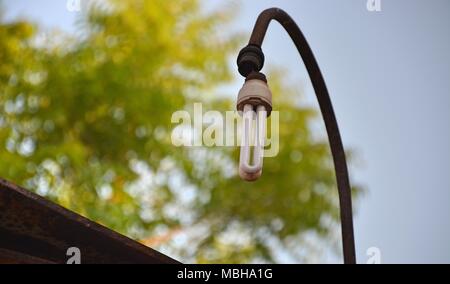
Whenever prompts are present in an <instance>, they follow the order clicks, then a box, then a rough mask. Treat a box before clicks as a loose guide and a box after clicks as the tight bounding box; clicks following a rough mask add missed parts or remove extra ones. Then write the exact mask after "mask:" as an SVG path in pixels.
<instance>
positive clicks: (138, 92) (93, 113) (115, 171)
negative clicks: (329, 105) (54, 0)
mask: <svg viewBox="0 0 450 284" xmlns="http://www.w3.org/2000/svg"><path fill="white" fill-rule="evenodd" d="M94 3H96V2H94ZM234 8H235V7H233V6H230V8H229V9H224V10H221V11H216V12H209V13H206V12H203V11H202V9H201V3H199V1H196V0H183V1H163V0H152V1H117V0H116V1H110V2H108V5H107V6H106V7H105V6H104V5H103V6H102V5H99V4H94V5H92V6H91V7H90V9H89V12H88V13H86V14H85V15H84V16H82V17H81V18H80V19H79V25H80V28H82V29H83V30H84V36H83V38H81V39H73V38H72V39H71V38H68V37H65V38H63V39H62V40H60V41H57V43H54V44H51V45H47V46H38V45H36V44H34V43H33V40H35V38H36V28H35V27H34V26H33V25H32V24H30V23H27V22H13V23H3V24H0V62H1V65H0V109H1V112H0V145H2V146H1V147H2V151H1V152H0V160H1V163H0V176H2V177H4V178H7V179H10V180H12V181H14V182H16V183H19V184H22V185H23V186H25V187H27V188H29V189H32V190H34V191H36V192H38V193H39V194H41V195H43V196H46V197H47V198H50V199H52V200H53V201H55V202H57V203H59V204H61V205H63V206H65V207H67V208H69V209H71V210H74V211H76V212H78V213H80V214H83V215H85V216H87V217H89V218H90V219H93V220H95V221H98V222H100V223H102V224H104V225H106V226H108V227H110V228H112V229H114V230H117V231H119V232H121V233H124V234H127V235H129V236H131V237H133V238H136V239H139V240H142V241H143V242H144V243H146V244H148V245H150V246H153V247H155V248H156V249H160V250H162V251H163V252H166V253H168V254H169V255H172V256H175V257H178V258H179V259H180V260H182V261H191V262H252V261H259V262H264V261H277V257H276V254H277V250H283V251H285V253H288V254H289V255H290V256H291V257H292V258H293V259H295V260H299V261H308V257H309V255H308V253H306V254H305V253H304V252H298V250H305V249H307V246H306V244H305V243H303V242H302V236H304V234H311V233H313V234H316V236H317V237H318V238H321V237H323V238H327V236H329V235H330V230H332V228H333V224H336V222H337V221H338V220H339V219H338V217H339V215H338V207H337V198H336V189H335V181H334V171H333V166H332V163H331V157H330V154H329V149H328V144H327V143H326V141H320V140H318V139H315V138H314V137H313V135H312V133H311V131H312V130H311V126H310V121H311V120H312V119H313V117H314V115H315V112H314V111H312V110H311V109H309V108H302V107H300V101H299V99H298V92H296V91H295V90H293V89H292V88H290V87H289V86H288V85H287V84H286V83H284V82H282V81H281V80H279V78H281V77H282V76H281V71H275V72H273V74H271V75H270V76H268V77H269V78H270V81H269V83H270V85H271V89H272V92H273V93H274V109H276V110H281V111H282V112H281V115H280V153H279V154H278V156H277V157H275V158H267V159H265V162H264V163H265V166H264V174H263V176H262V178H261V179H260V180H259V181H257V182H255V183H246V182H243V181H241V180H240V179H239V178H238V177H237V172H236V168H237V165H236V164H237V159H238V149H237V148H230V147H194V148H182V147H180V148H177V147H174V146H173V145H172V144H171V141H170V132H171V130H172V128H173V125H171V123H170V118H171V115H172V113H173V112H174V111H176V110H180V109H189V107H190V106H191V105H192V104H193V103H194V102H198V101H201V102H203V103H204V105H203V108H204V111H205V110H206V108H207V109H215V110H219V111H221V112H225V111H227V110H233V109H234V105H233V100H229V99H227V98H223V97H222V98H219V99H218V98H215V97H214V92H215V90H216V89H215V88H216V87H217V86H218V85H221V84H224V83H227V82H230V80H231V78H232V77H231V72H234V70H232V69H231V68H230V67H229V66H228V62H229V59H230V56H231V57H234V56H235V54H236V52H237V48H238V47H239V44H242V41H241V37H239V36H237V35H229V34H228V35H227V33H224V32H223V31H224V30H226V28H227V23H228V22H230V20H232V14H233V9H234ZM296 97H297V99H296ZM357 191H358V190H356V189H355V192H357ZM274 243H277V244H278V245H277V246H274ZM302 245H305V247H303V248H302Z"/></svg>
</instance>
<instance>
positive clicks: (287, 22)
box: [249, 8, 356, 264]
mask: <svg viewBox="0 0 450 284" xmlns="http://www.w3.org/2000/svg"><path fill="white" fill-rule="evenodd" d="M271 20H276V21H277V22H279V23H280V24H281V25H282V26H283V28H284V29H285V30H286V31H287V33H288V34H289V36H290V37H291V39H292V41H293V42H294V44H295V46H296V47H297V50H298V52H299V53H300V56H301V57H302V59H303V62H304V64H305V66H306V69H307V71H308V74H309V77H310V78H311V82H312V85H313V87H314V91H315V93H316V96H317V100H318V102H319V106H320V110H321V112H322V116H323V120H324V121H325V127H326V129H327V134H328V140H329V143H330V148H331V153H332V155H333V161H334V167H335V171H336V180H337V187H338V192H339V206H340V215H341V230H342V245H343V251H344V263H346V264H355V263H356V255H355V239H354V235H353V218H352V197H351V189H350V181H349V177H348V170H347V163H346V160H345V152H344V147H343V145H342V140H341V135H340V134H339V128H338V125H337V121H336V117H335V115H334V111H333V106H332V104H331V100H330V96H329V94H328V90H327V87H326V85H325V81H324V79H323V77H322V73H321V72H320V69H319V65H318V64H317V62H316V59H315V58H314V55H313V52H312V50H311V48H310V47H309V45H308V42H307V41H306V39H305V37H304V36H303V33H302V32H301V30H300V28H299V27H298V26H297V24H296V23H295V22H294V20H293V19H292V18H291V17H290V16H289V15H288V14H287V13H286V12H285V11H283V10H281V9H278V8H270V9H267V10H264V11H263V12H262V13H261V14H260V15H259V17H258V19H257V20H256V23H255V27H254V28H253V32H252V35H251V37H250V41H249V45H256V46H258V47H261V45H262V42H263V40H264V36H265V34H266V31H267V28H268V26H269V23H270V21H271Z"/></svg>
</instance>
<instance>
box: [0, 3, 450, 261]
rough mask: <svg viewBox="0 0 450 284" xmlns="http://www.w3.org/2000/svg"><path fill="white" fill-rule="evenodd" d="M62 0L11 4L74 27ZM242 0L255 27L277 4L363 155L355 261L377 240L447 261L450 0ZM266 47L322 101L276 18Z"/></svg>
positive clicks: (243, 20)
mask: <svg viewBox="0 0 450 284" xmlns="http://www.w3.org/2000/svg"><path fill="white" fill-rule="evenodd" d="M65 2H66V1H61V0H59V1H58V0H53V1H52V0H41V1H32V0H9V1H4V6H5V7H6V10H7V11H6V16H7V17H8V18H13V17H16V16H27V17H31V18H32V19H34V20H36V21H38V22H39V23H41V24H43V25H44V26H46V27H57V28H60V29H62V30H64V31H68V32H72V33H76V32H77V27H76V25H74V21H75V19H76V16H77V15H76V13H73V12H69V11H67V9H66V3H65ZM211 2H212V4H211ZM211 2H209V4H208V6H210V5H212V6H214V7H216V6H220V5H222V4H224V3H226V2H227V1H225V0H222V1H219V0H215V1H211ZM238 2H239V1H238ZM240 3H241V5H240V7H241V10H240V11H239V13H238V14H237V18H236V22H235V24H234V28H235V29H237V30H240V31H242V32H247V33H248V34H249V33H250V31H251V29H252V27H253V24H254V21H255V19H256V17H257V15H258V13H259V12H260V11H262V10H264V9H265V8H269V7H273V6H278V7H280V8H282V9H284V10H286V11H287V12H288V13H289V14H290V15H291V16H292V17H293V18H294V19H295V20H296V21H297V23H298V24H299V26H300V28H301V29H302V31H303V33H304V34H305V36H306V38H307V40H308V41H309V44H310V46H311V48H312V50H313V52H314V53H315V56H316V59H317V61H318V63H319V65H320V67H321V69H322V73H323V75H324V77H325V81H326V83H327V86H328V90H329V92H330V95H331V97H332V101H333V104H334V108H335V112H336V116H337V119H338V122H339V126H340V130H341V134H342V138H343V141H344V144H345V146H346V147H348V148H351V149H353V150H354V151H355V152H356V154H357V157H358V159H357V163H356V165H355V166H353V167H352V168H351V176H352V180H354V181H356V182H357V183H359V184H362V185H363V186H364V187H365V188H366V189H367V191H368V192H367V195H365V196H364V197H363V198H362V199H361V200H360V202H358V204H357V205H356V209H357V210H356V215H355V236H356V248H357V258H358V262H359V263H365V262H366V260H367V256H366V251H367V249H368V248H370V247H373V246H375V247H378V248H379V249H380V251H381V261H382V262H383V263H450V206H449V203H450V150H449V148H450V80H449V79H450V53H449V51H450V1H448V0H430V1H423V0H395V1H392V0H381V11H379V12H369V11H368V10H367V8H366V0H341V1H335V0H290V1H287V0H284V1H283V0H278V1H268V0H258V1H256V0H246V1H241V2H240ZM263 50H264V52H265V54H266V66H280V65H284V66H286V68H287V71H288V73H289V74H288V75H289V77H288V78H290V80H291V81H292V82H294V83H295V82H301V84H299V85H300V86H303V88H304V89H303V91H304V92H305V98H306V103H308V104H309V105H311V106H314V107H316V108H317V104H316V102H315V97H314V93H313V90H312V87H311V86H310V82H309V79H308V77H307V73H306V71H305V69H304V67H303V66H302V62H301V61H300V59H299V57H298V54H297V52H296V50H295V48H294V46H293V44H292V43H291V42H290V40H289V38H288V36H287V35H286V34H285V33H284V31H283V30H282V29H281V28H280V27H279V25H278V24H276V23H273V24H272V25H271V27H270V29H269V31H268V34H267V37H266V39H265V42H264V45H263ZM236 79H237V80H241V79H240V78H239V76H238V74H237V73H236ZM269 80H270V78H269ZM236 82H238V81H236ZM239 84H240V81H239V83H236V85H233V86H231V88H236V89H237V88H238V87H239ZM279 111H282V110H279ZM281 143H282V141H281Z"/></svg>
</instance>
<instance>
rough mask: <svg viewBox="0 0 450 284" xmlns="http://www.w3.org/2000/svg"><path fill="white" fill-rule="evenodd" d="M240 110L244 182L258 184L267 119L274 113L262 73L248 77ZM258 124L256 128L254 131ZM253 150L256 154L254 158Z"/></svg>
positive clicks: (238, 102)
mask: <svg viewBox="0 0 450 284" xmlns="http://www.w3.org/2000/svg"><path fill="white" fill-rule="evenodd" d="M237 109H238V110H240V111H242V133H241V134H242V135H241V153H240V156H239V176H240V177H241V178H242V179H244V180H247V181H254V180H257V179H258V178H259V177H260V176H261V173H262V166H263V156H264V144H265V137H266V119H267V117H268V116H269V115H270V112H271V111H272V93H271V92H270V90H269V87H268V86H267V83H266V79H265V76H264V75H263V74H262V73H251V74H250V75H249V76H247V79H246V81H245V83H244V85H243V86H242V88H241V90H240V91H239V95H238V100H237ZM255 120H256V123H255V126H256V127H255V129H253V121H255ZM252 138H253V139H252ZM252 142H253V143H252ZM252 144H253V145H252ZM252 146H253V154H252V155H251V149H252ZM251 157H252V159H250V158H251ZM250 160H251V161H250Z"/></svg>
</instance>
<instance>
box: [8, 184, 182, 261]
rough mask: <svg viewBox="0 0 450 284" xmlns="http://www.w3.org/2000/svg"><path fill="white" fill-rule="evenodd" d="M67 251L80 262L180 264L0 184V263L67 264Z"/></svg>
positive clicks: (26, 192) (17, 187)
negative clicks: (75, 250) (74, 250)
mask: <svg viewBox="0 0 450 284" xmlns="http://www.w3.org/2000/svg"><path fill="white" fill-rule="evenodd" d="M69 247H77V248H79V249H80V251H81V262H82V263H154V264H156V263H158V264H170V263H173V264H175V263H179V262H178V261H176V260H174V259H172V258H170V257H168V256H166V255H164V254H162V253H159V252H158V251H156V250H153V249H151V248H149V247H146V246H144V245H142V244H140V243H138V242H136V241H134V240H132V239H130V238H128V237H125V236H123V235H121V234H118V233H116V232H114V231H112V230H110V229H108V228H106V227H104V226H102V225H99V224H97V223H95V222H92V221H90V220H88V219H86V218H84V217H82V216H80V215H78V214H76V213H74V212H71V211H69V210H67V209H65V208H63V207H61V206H59V205H57V204H54V203H52V202H50V201H48V200H46V199H44V198H42V197H40V196H38V195H36V194H34V193H32V192H30V191H28V190H25V189H23V188H21V187H19V186H16V185H14V184H12V183H10V182H8V181H6V180H3V179H0V263H66V261H67V259H68V258H69V257H68V256H67V255H66V252H67V249H68V248H69Z"/></svg>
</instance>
